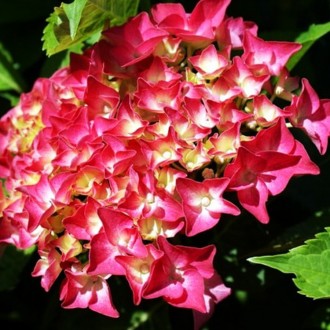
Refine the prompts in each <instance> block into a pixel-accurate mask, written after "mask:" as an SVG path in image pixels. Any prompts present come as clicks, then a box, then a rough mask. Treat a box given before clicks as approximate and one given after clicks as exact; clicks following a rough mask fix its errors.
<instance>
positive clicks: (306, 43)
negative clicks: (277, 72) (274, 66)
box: [287, 22, 330, 70]
mask: <svg viewBox="0 0 330 330" xmlns="http://www.w3.org/2000/svg"><path fill="white" fill-rule="evenodd" d="M328 32H330V22H327V23H324V24H312V25H311V26H310V27H309V29H308V31H306V32H303V33H301V34H300V35H299V36H298V37H297V38H296V39H295V41H296V42H299V43H301V44H302V48H301V49H300V51H299V52H298V53H296V54H294V55H293V56H292V58H291V59H290V60H289V62H288V64H287V67H288V69H289V70H292V69H293V68H294V66H295V65H296V64H297V63H298V62H299V61H300V59H301V58H302V57H303V56H304V55H305V53H306V52H307V51H308V50H309V48H310V47H311V46H312V45H313V44H314V42H315V41H317V40H318V39H320V38H321V37H323V36H324V35H326V34H327V33H328Z"/></svg>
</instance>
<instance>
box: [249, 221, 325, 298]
mask: <svg viewBox="0 0 330 330" xmlns="http://www.w3.org/2000/svg"><path fill="white" fill-rule="evenodd" d="M325 229H326V231H325V232H321V233H318V234H316V235H315V238H313V239H309V240H307V241H306V242H305V244H304V245H301V246H299V247H295V248H293V249H291V250H289V252H288V253H284V254H278V255H271V256H261V257H252V258H249V259H248V261H250V262H252V263H256V264H261V265H265V266H268V267H271V268H274V269H277V270H279V271H281V272H283V273H293V274H295V276H296V277H295V278H294V279H293V281H294V283H295V285H296V286H297V287H298V288H299V290H300V291H299V293H301V294H303V295H305V296H307V297H310V298H314V299H319V298H329V297H330V227H327V228H325Z"/></svg>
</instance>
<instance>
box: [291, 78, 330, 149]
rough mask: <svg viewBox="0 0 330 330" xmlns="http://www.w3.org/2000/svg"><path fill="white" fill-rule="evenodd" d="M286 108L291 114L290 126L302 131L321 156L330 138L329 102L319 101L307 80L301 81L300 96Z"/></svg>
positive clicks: (295, 97) (326, 100)
mask: <svg viewBox="0 0 330 330" xmlns="http://www.w3.org/2000/svg"><path fill="white" fill-rule="evenodd" d="M288 108H289V109H290V111H292V112H293V114H292V116H290V122H291V123H292V125H293V126H295V127H299V128H301V129H303V130H304V131H305V133H306V134H307V135H308V136H309V137H310V139H311V140H312V141H313V143H314V144H315V146H316V147H317V149H318V151H319V152H320V153H321V154H322V155H323V154H324V153H325V152H326V150H327V147H328V139H329V136H330V100H329V99H324V100H320V99H319V97H318V95H317V94H316V92H315V90H314V89H313V87H312V86H311V85H310V83H309V82H308V80H307V79H302V90H301V94H300V95H299V96H294V97H293V99H292V105H291V106H289V107H288Z"/></svg>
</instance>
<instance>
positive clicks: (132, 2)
mask: <svg viewBox="0 0 330 330" xmlns="http://www.w3.org/2000/svg"><path fill="white" fill-rule="evenodd" d="M138 4H139V0H75V1H74V2H73V3H71V4H64V3H62V4H61V6H60V7H55V8H54V12H53V13H52V14H51V15H50V17H48V19H47V22H48V24H47V26H46V27H45V29H44V32H43V37H42V41H43V50H46V53H47V55H48V56H51V55H53V54H55V53H58V52H60V51H62V50H65V49H67V48H69V47H71V46H72V45H74V44H77V43H81V42H83V41H85V40H86V39H88V38H90V37H92V36H93V35H94V34H99V33H100V31H101V30H102V29H103V28H104V25H105V24H106V23H110V24H111V25H120V24H123V23H124V22H125V21H126V20H127V19H128V18H129V17H131V16H134V15H135V14H136V12H137V9H138Z"/></svg>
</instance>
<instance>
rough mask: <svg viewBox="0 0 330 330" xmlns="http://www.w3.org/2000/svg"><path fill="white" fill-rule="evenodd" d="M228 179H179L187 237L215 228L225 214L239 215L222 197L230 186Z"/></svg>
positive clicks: (178, 185) (177, 185) (236, 209)
mask: <svg viewBox="0 0 330 330" xmlns="http://www.w3.org/2000/svg"><path fill="white" fill-rule="evenodd" d="M228 183H229V180H228V179H226V178H219V179H218V178H215V179H207V180H204V181H203V182H196V181H194V180H191V179H187V178H185V179H178V180H177V183H176V187H177V190H178V193H179V195H180V197H181V199H182V208H183V212H184V215H185V219H186V227H185V231H186V235H187V236H193V235H196V234H198V233H200V232H203V231H205V230H208V229H210V228H212V227H214V226H215V225H216V224H217V223H218V221H219V220H220V216H221V214H223V213H227V214H233V215H238V214H239V213H240V211H239V209H238V208H237V207H236V206H235V205H234V204H232V203H231V202H229V201H227V200H225V199H224V198H223V197H222V194H223V192H224V191H225V190H226V188H227V186H228Z"/></svg>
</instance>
